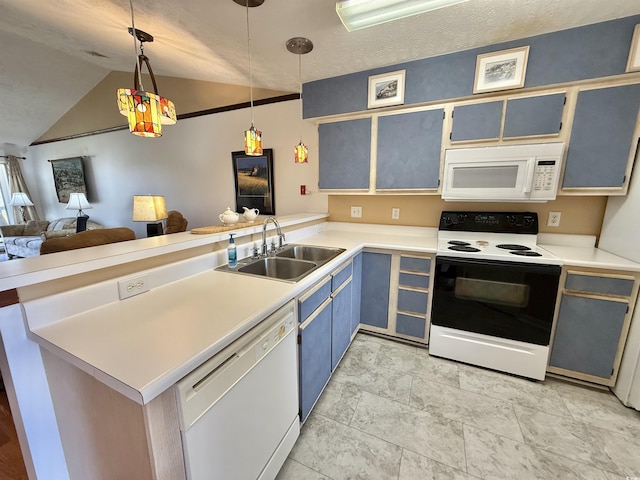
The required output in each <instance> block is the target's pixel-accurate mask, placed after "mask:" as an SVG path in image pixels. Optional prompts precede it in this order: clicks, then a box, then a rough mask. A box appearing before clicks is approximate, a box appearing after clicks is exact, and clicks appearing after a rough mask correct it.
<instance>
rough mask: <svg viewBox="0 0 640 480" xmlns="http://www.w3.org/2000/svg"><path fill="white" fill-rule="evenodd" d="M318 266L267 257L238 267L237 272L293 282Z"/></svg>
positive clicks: (300, 261)
mask: <svg viewBox="0 0 640 480" xmlns="http://www.w3.org/2000/svg"><path fill="white" fill-rule="evenodd" d="M317 266H318V264H316V263H313V262H307V261H305V260H294V259H291V258H280V257H267V258H261V259H259V260H256V261H255V262H252V263H250V264H249V265H245V266H243V267H238V272H240V273H249V274H251V275H260V276H262V277H270V278H277V279H280V280H295V279H297V278H298V277H300V278H302V277H303V276H304V275H305V274H306V273H308V272H310V271H311V270H313V269H314V268H316V267H317Z"/></svg>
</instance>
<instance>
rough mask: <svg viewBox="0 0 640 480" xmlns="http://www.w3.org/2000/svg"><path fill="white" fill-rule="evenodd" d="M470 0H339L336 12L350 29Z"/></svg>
mask: <svg viewBox="0 0 640 480" xmlns="http://www.w3.org/2000/svg"><path fill="white" fill-rule="evenodd" d="M468 1H469V0H337V1H336V12H337V13H338V16H339V17H340V20H342V23H343V24H344V26H345V28H346V29H347V30H348V31H350V32H351V31H353V30H358V29H360V28H367V27H372V26H373V25H379V24H381V23H385V22H391V21H393V20H398V19H400V18H405V17H410V16H412V15H418V14H419V13H424V12H429V11H431V10H437V9H438V8H444V7H448V6H450V5H455V4H457V3H462V2H468Z"/></svg>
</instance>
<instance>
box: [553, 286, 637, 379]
mask: <svg viewBox="0 0 640 480" xmlns="http://www.w3.org/2000/svg"><path fill="white" fill-rule="evenodd" d="M627 307H628V304H627V303H626V302H615V301H611V300H603V299H599V298H589V297H581V296H574V295H568V294H564V295H563V296H562V301H561V303H560V311H559V313H558V320H557V324H556V333H555V336H554V339H553V348H552V351H551V359H550V361H549V365H551V366H554V367H558V368H563V369H566V370H571V371H575V372H581V373H584V374H587V375H593V376H596V377H601V378H603V379H607V378H610V377H611V375H612V374H613V369H614V361H615V357H616V353H617V351H618V344H619V342H620V335H621V332H622V326H623V323H624V318H625V315H626V313H627Z"/></svg>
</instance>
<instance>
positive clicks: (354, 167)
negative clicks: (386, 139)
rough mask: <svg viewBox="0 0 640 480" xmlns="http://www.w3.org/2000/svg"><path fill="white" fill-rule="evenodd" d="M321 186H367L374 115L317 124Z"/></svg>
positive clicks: (356, 188) (336, 187) (351, 188)
mask: <svg viewBox="0 0 640 480" xmlns="http://www.w3.org/2000/svg"><path fill="white" fill-rule="evenodd" d="M318 135H319V154H320V162H319V164H320V165H319V177H320V180H319V187H320V188H321V189H325V190H328V189H344V190H363V189H364V190H367V189H368V188H369V168H370V160H371V119H370V118H362V119H357V120H348V121H344V122H335V123H325V124H322V125H320V126H319V127H318Z"/></svg>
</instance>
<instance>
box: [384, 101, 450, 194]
mask: <svg viewBox="0 0 640 480" xmlns="http://www.w3.org/2000/svg"><path fill="white" fill-rule="evenodd" d="M443 115H444V110H443V109H438V110H427V111H424V112H415V113H405V114H400V115H389V116H384V117H380V118H379V119H378V150H377V152H378V153H377V155H378V161H377V170H376V188H377V189H405V188H434V189H435V188H438V181H439V177H440V150H441V145H442V122H443Z"/></svg>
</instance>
